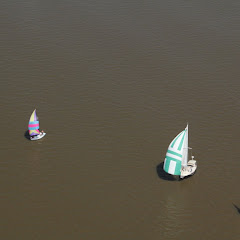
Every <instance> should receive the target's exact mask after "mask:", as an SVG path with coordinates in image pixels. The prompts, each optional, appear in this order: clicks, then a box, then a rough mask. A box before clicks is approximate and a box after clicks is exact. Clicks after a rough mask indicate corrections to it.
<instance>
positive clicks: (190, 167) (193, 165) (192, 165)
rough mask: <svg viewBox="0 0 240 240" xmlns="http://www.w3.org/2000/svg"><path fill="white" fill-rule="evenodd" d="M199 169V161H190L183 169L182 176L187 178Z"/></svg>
mask: <svg viewBox="0 0 240 240" xmlns="http://www.w3.org/2000/svg"><path fill="white" fill-rule="evenodd" d="M196 170H197V162H196V161H195V160H190V161H188V164H187V166H186V167H185V168H183V169H182V170H181V175H180V178H181V179H182V178H185V177H188V176H191V175H193V174H194V173H195V172H196Z"/></svg>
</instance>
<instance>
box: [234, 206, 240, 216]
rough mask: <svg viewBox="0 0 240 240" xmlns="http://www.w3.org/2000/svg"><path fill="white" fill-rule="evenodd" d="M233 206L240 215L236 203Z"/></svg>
mask: <svg viewBox="0 0 240 240" xmlns="http://www.w3.org/2000/svg"><path fill="white" fill-rule="evenodd" d="M233 206H234V207H235V209H236V210H237V212H238V213H239V214H240V208H239V207H238V206H237V205H235V204H234V203H233Z"/></svg>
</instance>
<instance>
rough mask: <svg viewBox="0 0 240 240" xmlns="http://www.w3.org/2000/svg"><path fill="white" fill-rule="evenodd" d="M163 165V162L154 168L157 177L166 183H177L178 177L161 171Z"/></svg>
mask: <svg viewBox="0 0 240 240" xmlns="http://www.w3.org/2000/svg"><path fill="white" fill-rule="evenodd" d="M163 164H164V162H161V163H160V164H159V165H157V167H156V171H157V174H158V177H159V178H161V179H163V180H166V181H178V180H179V179H178V177H175V176H173V175H170V174H168V173H166V172H165V171H164V170H163Z"/></svg>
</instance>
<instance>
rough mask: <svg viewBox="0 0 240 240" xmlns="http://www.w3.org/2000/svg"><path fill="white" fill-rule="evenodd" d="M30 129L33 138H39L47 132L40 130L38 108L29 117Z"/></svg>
mask: <svg viewBox="0 0 240 240" xmlns="http://www.w3.org/2000/svg"><path fill="white" fill-rule="evenodd" d="M28 131H29V135H30V139H31V140H39V139H41V138H43V137H44V136H45V135H46V133H45V132H43V131H42V132H40V131H39V121H38V117H37V113H36V109H35V110H34V111H33V113H32V115H31V117H30V119H29V123H28Z"/></svg>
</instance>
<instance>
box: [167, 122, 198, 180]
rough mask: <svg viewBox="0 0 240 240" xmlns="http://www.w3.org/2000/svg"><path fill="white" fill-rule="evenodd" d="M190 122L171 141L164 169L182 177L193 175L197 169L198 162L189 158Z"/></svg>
mask: <svg viewBox="0 0 240 240" xmlns="http://www.w3.org/2000/svg"><path fill="white" fill-rule="evenodd" d="M189 149H191V148H189V147H188V124H187V126H186V128H185V129H184V130H183V131H182V132H180V133H179V134H178V135H177V136H176V137H175V138H174V139H173V140H172V142H171V143H170V145H169V147H168V150H167V153H166V157H165V160H164V165H163V169H164V171H165V172H167V173H169V174H171V175H176V176H179V177H180V178H181V179H182V178H184V177H187V176H190V175H193V174H194V173H195V171H196V169H197V162H196V160H194V156H191V157H192V159H191V160H188V151H189Z"/></svg>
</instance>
